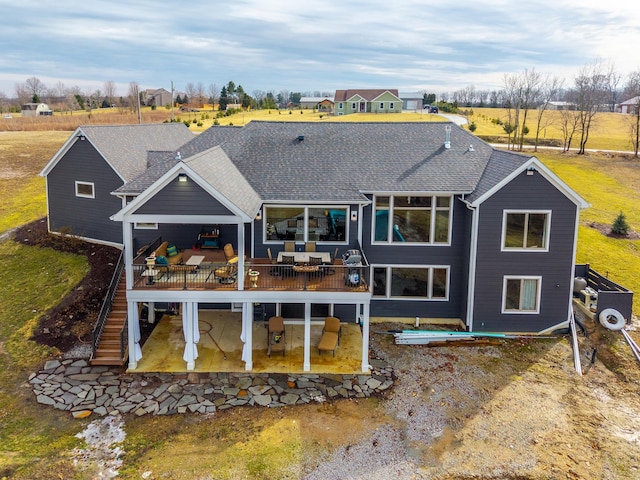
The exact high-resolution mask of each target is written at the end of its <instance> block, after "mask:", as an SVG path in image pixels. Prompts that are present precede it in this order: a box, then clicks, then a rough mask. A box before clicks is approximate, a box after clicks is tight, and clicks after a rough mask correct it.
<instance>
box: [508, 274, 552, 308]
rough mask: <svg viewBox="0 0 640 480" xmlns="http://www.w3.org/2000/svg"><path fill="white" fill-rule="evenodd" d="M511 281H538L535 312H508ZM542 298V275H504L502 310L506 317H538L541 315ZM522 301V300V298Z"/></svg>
mask: <svg viewBox="0 0 640 480" xmlns="http://www.w3.org/2000/svg"><path fill="white" fill-rule="evenodd" d="M509 280H536V281H537V284H536V287H537V288H536V309H535V310H507V308H506V303H507V281H509ZM541 298H542V276H541V275H504V276H503V277H502V308H501V313H503V314H505V315H514V314H515V315H537V314H539V313H540V300H541ZM521 300H522V298H521Z"/></svg>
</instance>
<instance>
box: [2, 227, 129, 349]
mask: <svg viewBox="0 0 640 480" xmlns="http://www.w3.org/2000/svg"><path fill="white" fill-rule="evenodd" d="M14 240H15V241H16V242H18V243H21V244H24V245H39V246H41V247H48V248H52V249H54V250H58V251H60V252H70V253H75V254H77V255H85V256H86V257H87V260H88V262H89V265H90V267H91V270H90V272H89V273H88V274H87V275H86V276H85V277H84V278H83V279H82V281H81V282H80V283H79V284H78V285H76V287H75V288H74V289H73V290H72V291H71V292H70V293H69V294H68V295H67V296H66V297H65V298H64V299H63V300H62V302H60V304H58V305H57V306H56V307H54V308H53V309H52V310H51V311H49V312H47V313H46V314H45V315H43V316H42V317H41V318H40V320H39V323H38V327H37V328H36V330H35V332H34V334H33V336H32V337H31V340H34V341H36V342H38V343H41V344H44V345H48V346H50V347H55V348H57V349H58V350H60V351H61V352H67V351H69V350H70V349H71V348H73V347H74V346H76V345H77V344H78V343H83V342H88V341H89V340H90V337H91V331H92V330H93V327H94V325H95V322H96V318H97V316H98V313H99V312H100V308H101V306H102V301H103V299H104V296H105V295H106V292H107V289H108V287H109V283H110V282H111V277H112V276H113V272H114V269H115V265H116V262H117V261H118V258H119V256H120V250H119V249H117V248H115V247H110V246H106V245H98V244H94V243H89V242H84V241H81V240H79V239H77V238H74V237H70V236H60V235H51V234H49V233H48V231H47V220H46V218H44V219H40V220H36V221H34V222H31V223H28V224H26V225H23V226H22V227H20V228H18V229H17V230H16V231H15V234H14Z"/></svg>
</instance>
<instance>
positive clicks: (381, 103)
mask: <svg viewBox="0 0 640 480" xmlns="http://www.w3.org/2000/svg"><path fill="white" fill-rule="evenodd" d="M380 110H384V102H380Z"/></svg>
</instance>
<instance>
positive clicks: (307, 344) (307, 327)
mask: <svg viewBox="0 0 640 480" xmlns="http://www.w3.org/2000/svg"><path fill="white" fill-rule="evenodd" d="M302 370H303V371H304V372H308V371H310V370H311V303H309V302H305V304H304V361H303V364H302Z"/></svg>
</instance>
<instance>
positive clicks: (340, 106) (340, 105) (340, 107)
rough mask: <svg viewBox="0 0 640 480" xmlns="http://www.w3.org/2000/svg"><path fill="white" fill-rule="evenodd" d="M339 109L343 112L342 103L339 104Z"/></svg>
mask: <svg viewBox="0 0 640 480" xmlns="http://www.w3.org/2000/svg"><path fill="white" fill-rule="evenodd" d="M338 109H339V110H342V102H340V103H338Z"/></svg>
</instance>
